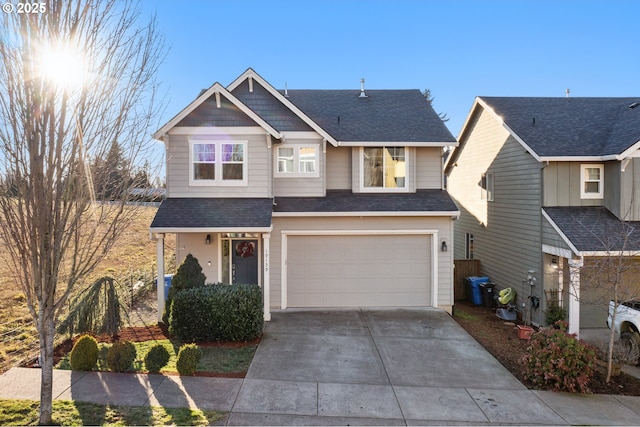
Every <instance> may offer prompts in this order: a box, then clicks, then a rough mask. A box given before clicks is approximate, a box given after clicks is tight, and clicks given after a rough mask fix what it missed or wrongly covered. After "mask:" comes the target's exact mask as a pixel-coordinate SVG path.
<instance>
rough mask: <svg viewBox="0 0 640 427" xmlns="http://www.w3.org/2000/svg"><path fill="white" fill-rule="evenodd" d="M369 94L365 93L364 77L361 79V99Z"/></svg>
mask: <svg viewBox="0 0 640 427" xmlns="http://www.w3.org/2000/svg"><path fill="white" fill-rule="evenodd" d="M366 97H367V94H366V93H365V92H364V77H363V78H361V79H360V98H366Z"/></svg>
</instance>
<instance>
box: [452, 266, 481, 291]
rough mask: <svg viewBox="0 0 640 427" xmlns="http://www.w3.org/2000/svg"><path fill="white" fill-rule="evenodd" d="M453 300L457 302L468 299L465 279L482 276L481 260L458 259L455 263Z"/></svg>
mask: <svg viewBox="0 0 640 427" xmlns="http://www.w3.org/2000/svg"><path fill="white" fill-rule="evenodd" d="M453 265H454V276H453V299H454V300H455V301H459V300H464V299H467V289H466V287H465V285H464V279H465V277H469V276H477V275H478V274H480V260H477V259H457V260H454V261H453Z"/></svg>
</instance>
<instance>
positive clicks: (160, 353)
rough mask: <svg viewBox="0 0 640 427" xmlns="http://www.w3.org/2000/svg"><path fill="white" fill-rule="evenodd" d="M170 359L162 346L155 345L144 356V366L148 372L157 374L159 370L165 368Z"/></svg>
mask: <svg viewBox="0 0 640 427" xmlns="http://www.w3.org/2000/svg"><path fill="white" fill-rule="evenodd" d="M170 357H171V356H170V355H169V352H168V351H167V349H166V348H164V346H162V345H160V344H157V345H154V346H153V347H151V348H150V349H149V351H148V352H147V354H146V355H145V356H144V364H145V366H146V367H147V370H148V371H149V372H151V373H152V374H157V373H158V372H160V369H162V368H164V367H165V366H167V363H169V358H170Z"/></svg>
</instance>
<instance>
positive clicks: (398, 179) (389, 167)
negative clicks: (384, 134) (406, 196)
mask: <svg viewBox="0 0 640 427" xmlns="http://www.w3.org/2000/svg"><path fill="white" fill-rule="evenodd" d="M406 152H407V149H406V148H405V147H362V148H361V155H360V160H361V165H362V167H361V171H362V177H361V178H362V180H361V182H362V188H363V190H365V191H375V190H406V189H407V154H406Z"/></svg>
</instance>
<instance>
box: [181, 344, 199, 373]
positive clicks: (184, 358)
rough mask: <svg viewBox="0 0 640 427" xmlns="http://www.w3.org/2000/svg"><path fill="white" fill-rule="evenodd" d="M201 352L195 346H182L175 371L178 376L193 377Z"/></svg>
mask: <svg viewBox="0 0 640 427" xmlns="http://www.w3.org/2000/svg"><path fill="white" fill-rule="evenodd" d="M201 357H202V351H200V348H198V346H197V345H196V344H183V345H182V346H181V347H180V351H178V360H177V361H176V369H177V370H178V373H179V374H180V375H193V374H194V373H195V372H196V369H197V368H198V362H200V358H201Z"/></svg>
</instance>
